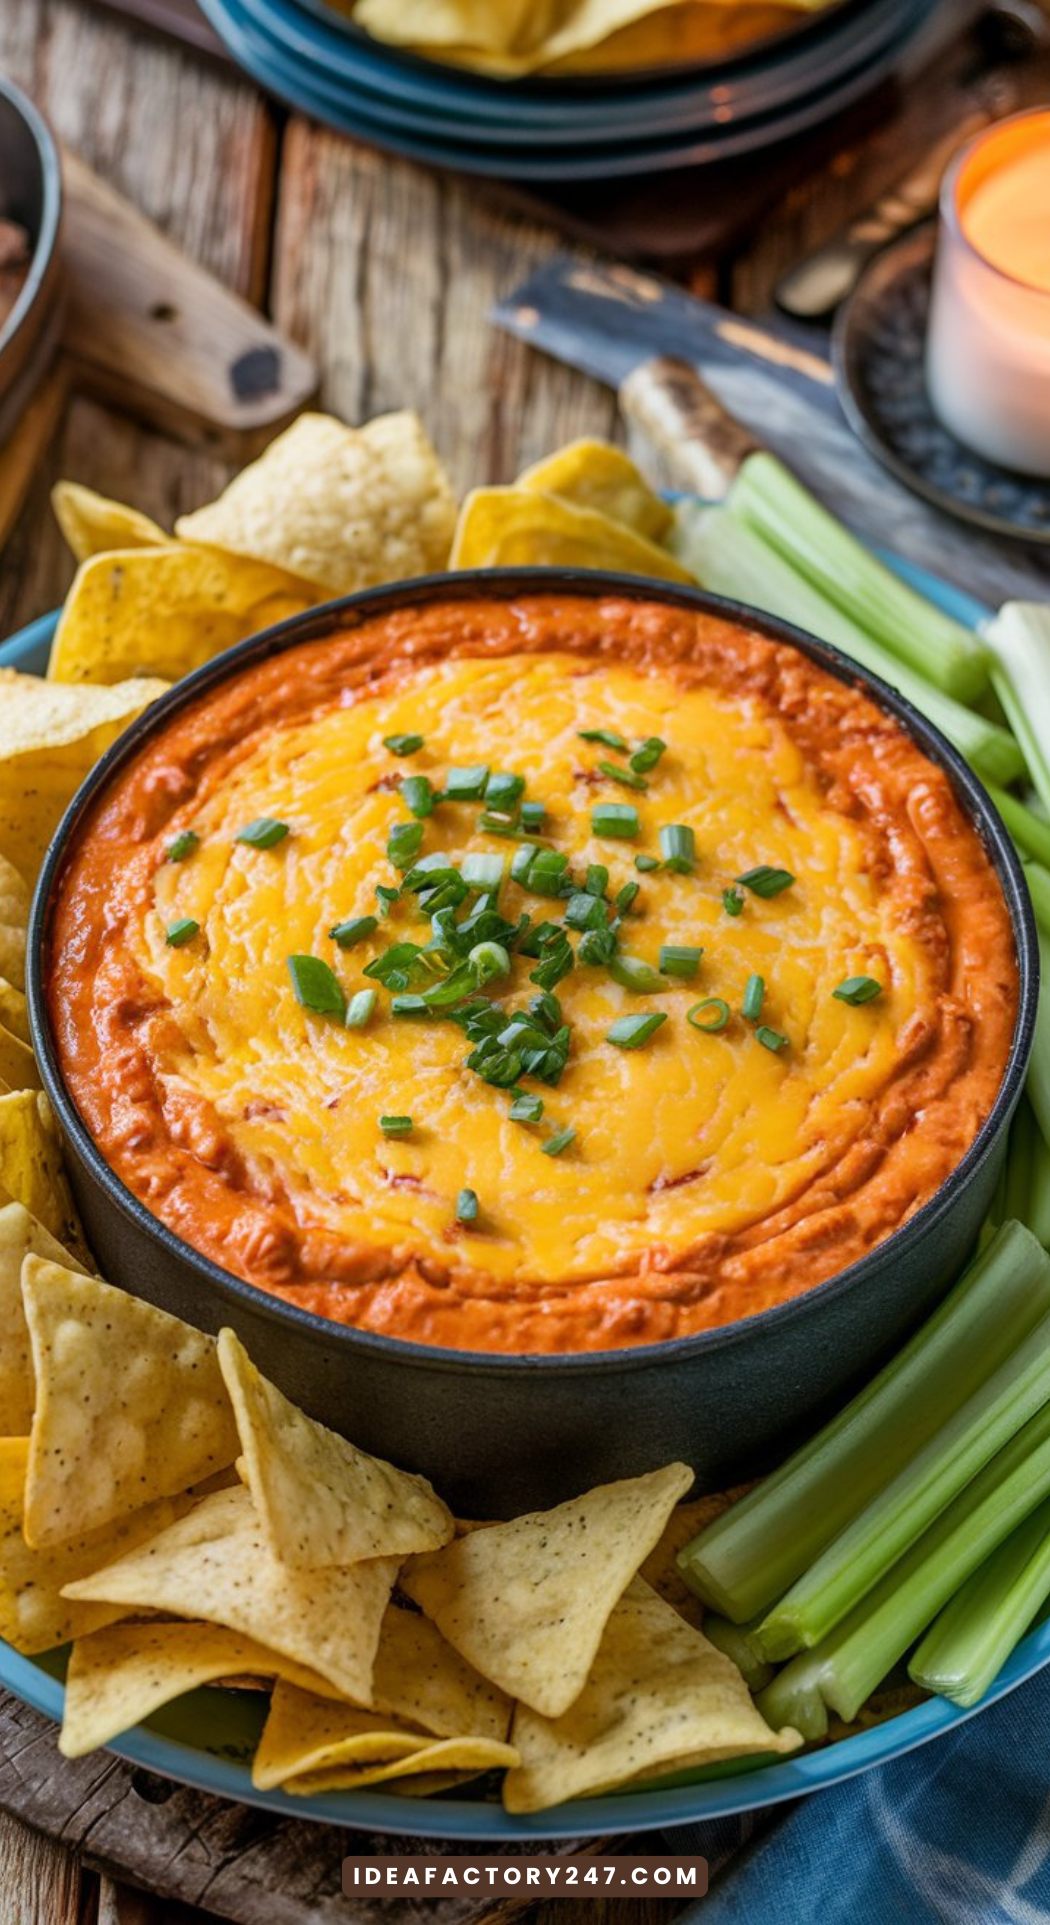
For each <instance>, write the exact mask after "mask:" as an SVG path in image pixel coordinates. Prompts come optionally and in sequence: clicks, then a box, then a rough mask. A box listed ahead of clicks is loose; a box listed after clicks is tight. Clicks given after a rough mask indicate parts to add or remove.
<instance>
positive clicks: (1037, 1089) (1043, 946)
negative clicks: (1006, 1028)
mask: <svg viewBox="0 0 1050 1925" xmlns="http://www.w3.org/2000/svg"><path fill="white" fill-rule="evenodd" d="M1039 963H1040V983H1039V1007H1038V1009H1037V1011H1036V1018H1035V1041H1034V1043H1033V1044H1032V1055H1031V1059H1030V1061H1029V1064H1028V1081H1027V1083H1026V1084H1025V1088H1026V1090H1027V1092H1028V1100H1029V1102H1030V1103H1031V1105H1032V1108H1033V1109H1034V1111H1035V1113H1036V1117H1037V1118H1038V1121H1039V1128H1040V1129H1041V1130H1042V1132H1043V1135H1044V1137H1045V1138H1046V1140H1047V1142H1048V1143H1050V930H1047V931H1046V932H1045V933H1044V931H1043V930H1042V929H1040V931H1039Z"/></svg>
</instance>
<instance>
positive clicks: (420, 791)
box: [401, 775, 435, 819]
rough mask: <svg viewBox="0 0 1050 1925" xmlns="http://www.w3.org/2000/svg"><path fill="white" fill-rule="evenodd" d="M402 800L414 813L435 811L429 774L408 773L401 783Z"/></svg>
mask: <svg viewBox="0 0 1050 1925" xmlns="http://www.w3.org/2000/svg"><path fill="white" fill-rule="evenodd" d="M401 800H402V802H403V803H404V805H405V807H406V809H411V811H412V814H413V815H417V816H419V817H420V818H421V819H422V817H423V816H427V815H433V813H434V801H435V797H434V791H433V789H432V787H431V784H430V777H429V776H428V775H406V777H405V779H404V781H403V782H402V784H401Z"/></svg>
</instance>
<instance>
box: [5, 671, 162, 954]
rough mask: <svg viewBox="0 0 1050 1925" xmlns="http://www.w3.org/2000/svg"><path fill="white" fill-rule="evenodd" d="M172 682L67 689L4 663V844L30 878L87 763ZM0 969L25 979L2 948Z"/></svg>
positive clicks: (136, 682) (36, 869) (139, 682)
mask: <svg viewBox="0 0 1050 1925" xmlns="http://www.w3.org/2000/svg"><path fill="white" fill-rule="evenodd" d="M167 686H168V685H167V683H166V682H158V681H148V680H144V681H130V682H118V683H117V684H116V686H115V687H113V688H68V687H65V686H64V685H63V684H61V683H58V682H45V681H43V680H41V678H40V676H39V675H9V674H5V672H4V671H3V670H0V847H5V848H11V849H17V850H18V861H19V866H20V868H21V871H22V873H23V875H24V876H25V877H26V879H27V880H32V881H35V879H36V875H37V871H38V870H39V868H40V864H41V863H42V861H43V859H44V856H45V853H46V851H47V845H48V843H49V842H50V840H51V837H52V835H53V834H54V831H55V829H56V828H57V827H58V823H59V821H60V819H61V817H62V816H63V814H64V813H65V810H66V808H67V806H68V804H69V803H70V801H71V800H72V798H73V795H74V792H75V791H76V790H77V789H78V788H79V787H80V784H81V782H82V781H83V780H84V777H85V776H86V775H87V773H88V770H89V769H92V768H93V767H94V765H95V763H96V762H97V761H98V759H99V757H100V756H101V755H104V754H105V752H106V750H107V749H108V748H109V747H110V745H111V744H112V743H113V742H115V741H116V739H117V736H118V735H120V734H122V732H123V731H124V729H126V728H127V726H128V723H129V722H132V721H134V719H135V717H136V715H140V714H141V713H142V710H143V709H144V708H147V707H148V706H149V704H150V702H153V701H156V698H157V696H158V695H163V693H164V690H165V689H166V688H167ZM0 886H2V884H0ZM0 920H4V917H3V909H2V906H0ZM0 973H2V974H3V975H5V976H7V977H9V978H10V979H11V980H12V981H13V982H18V981H20V978H19V977H18V976H16V975H14V974H13V972H12V970H11V969H10V968H9V967H8V965H7V961H6V959H5V957H4V954H3V951H2V950H0Z"/></svg>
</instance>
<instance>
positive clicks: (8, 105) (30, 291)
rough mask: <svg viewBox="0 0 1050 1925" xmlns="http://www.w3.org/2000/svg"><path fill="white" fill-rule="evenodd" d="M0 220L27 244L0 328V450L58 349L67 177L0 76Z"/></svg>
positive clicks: (39, 127)
mask: <svg viewBox="0 0 1050 1925" xmlns="http://www.w3.org/2000/svg"><path fill="white" fill-rule="evenodd" d="M0 216H2V217H3V218H4V219H5V220H11V221H16V222H17V223H18V225H19V226H20V227H24V228H25V230H26V233H27V234H28V236H29V246H30V261H29V270H28V273H27V274H26V278H25V281H24V283H23V285H22V288H21V290H20V292H19V296H18V299H17V301H16V302H15V304H14V307H13V308H12V309H11V312H10V314H9V315H8V317H7V319H6V321H4V322H3V323H2V324H0V446H2V445H3V443H4V442H5V441H6V439H7V437H8V435H9V434H10V433H11V431H12V429H13V427H14V425H15V422H16V421H17V419H18V417H19V415H20V414H21V413H22V411H23V409H24V408H25V406H26V404H27V403H28V401H29V399H30V397H31V395H32V394H33V392H34V391H35V389H36V387H37V386H38V384H39V383H40V382H41V381H42V380H43V377H44V375H45V373H46V371H47V368H48V366H49V364H50V362H51V359H52V357H53V355H54V352H55V349H56V347H57V346H58V337H59V333H60V329H61V321H62V299H61V296H62V276H61V264H60V259H59V251H58V241H59V229H60V226H61V217H62V171H61V167H60V165H59V159H58V149H57V148H56V146H55V143H54V140H53V138H52V136H51V133H50V131H49V129H48V127H47V125H46V123H45V122H44V120H43V119H42V117H41V115H40V114H38V112H37V110H36V108H35V107H34V106H33V104H32V102H31V101H29V100H27V99H26V96H25V94H24V93H22V91H21V89H20V88H18V87H16V86H14V85H13V83H12V82H11V81H10V80H6V79H5V78H4V76H3V75H2V74H0Z"/></svg>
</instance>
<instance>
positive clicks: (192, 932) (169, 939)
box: [164, 916, 200, 949]
mask: <svg viewBox="0 0 1050 1925" xmlns="http://www.w3.org/2000/svg"><path fill="white" fill-rule="evenodd" d="M199 932H200V923H199V922H194V920H193V917H192V916H180V917H179V919H178V921H177V922H173V923H171V924H170V925H169V927H168V928H167V929H166V930H165V932H164V940H165V942H166V943H167V944H168V945H169V947H170V948H172V949H181V948H182V947H183V944H184V943H188V942H192V941H193V938H194V936H196V935H198V934H199Z"/></svg>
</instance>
